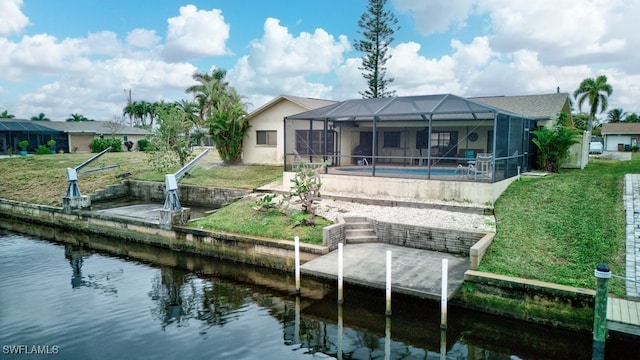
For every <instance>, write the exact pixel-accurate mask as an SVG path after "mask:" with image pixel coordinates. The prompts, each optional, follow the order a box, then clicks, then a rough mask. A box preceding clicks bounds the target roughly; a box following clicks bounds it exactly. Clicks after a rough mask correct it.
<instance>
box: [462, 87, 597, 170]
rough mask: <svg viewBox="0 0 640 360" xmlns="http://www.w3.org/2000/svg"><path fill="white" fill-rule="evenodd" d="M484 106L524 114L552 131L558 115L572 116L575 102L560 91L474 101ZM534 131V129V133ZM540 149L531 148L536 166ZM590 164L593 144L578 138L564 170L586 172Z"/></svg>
mask: <svg viewBox="0 0 640 360" xmlns="http://www.w3.org/2000/svg"><path fill="white" fill-rule="evenodd" d="M470 100H474V101H477V102H480V103H483V104H487V105H490V106H494V107H496V108H499V109H503V110H507V111H511V112H513V113H516V114H522V115H524V116H526V117H528V118H530V119H533V120H535V121H536V125H535V126H536V127H538V126H544V127H547V128H550V127H551V126H553V125H554V124H555V123H556V120H557V119H558V114H559V113H561V112H564V113H566V114H568V115H571V102H570V100H569V94H568V93H561V92H560V91H558V92H556V93H553V94H541V95H521V96H490V97H476V98H470ZM532 130H533V129H532ZM536 154H537V148H536V147H535V146H534V145H533V144H531V146H530V149H529V157H530V159H529V161H530V163H532V164H533V163H534V161H535V157H536ZM588 162H589V140H588V138H587V136H586V133H583V135H582V136H580V137H579V138H578V143H576V144H575V145H573V146H572V147H571V148H570V149H569V158H568V159H566V160H565V161H564V163H563V164H562V167H563V168H579V169H582V168H584V167H585V166H586V165H587V163H588Z"/></svg>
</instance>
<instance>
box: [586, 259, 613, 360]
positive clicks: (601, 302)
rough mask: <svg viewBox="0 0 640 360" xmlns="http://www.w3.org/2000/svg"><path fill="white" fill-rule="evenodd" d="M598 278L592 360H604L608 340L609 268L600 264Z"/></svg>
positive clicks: (596, 274)
mask: <svg viewBox="0 0 640 360" xmlns="http://www.w3.org/2000/svg"><path fill="white" fill-rule="evenodd" d="M594 275H595V277H596V279H597V280H596V281H597V286H596V303H595V307H594V312H593V353H592V356H591V359H593V360H604V344H605V341H606V338H607V298H608V290H607V282H608V281H609V279H610V278H611V271H610V270H609V266H608V265H607V264H605V263H600V264H598V266H597V267H596V269H595V270H594Z"/></svg>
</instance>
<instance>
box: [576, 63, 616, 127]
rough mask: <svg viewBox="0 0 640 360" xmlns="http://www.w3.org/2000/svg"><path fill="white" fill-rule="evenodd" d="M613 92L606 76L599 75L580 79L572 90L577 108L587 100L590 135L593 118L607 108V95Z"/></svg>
mask: <svg viewBox="0 0 640 360" xmlns="http://www.w3.org/2000/svg"><path fill="white" fill-rule="evenodd" d="M611 93H613V88H612V87H611V85H610V84H607V77H606V76H605V75H600V76H598V77H597V78H596V79H592V78H586V79H584V80H582V82H581V83H580V86H578V88H577V89H576V91H574V92H573V97H574V98H576V100H578V108H579V109H580V108H582V104H583V103H584V102H585V100H587V101H588V102H589V121H587V131H588V132H589V136H591V131H592V130H593V120H594V119H595V117H596V113H598V108H599V109H600V112H601V113H602V112H604V111H605V110H606V109H607V106H608V105H609V104H608V100H609V96H611Z"/></svg>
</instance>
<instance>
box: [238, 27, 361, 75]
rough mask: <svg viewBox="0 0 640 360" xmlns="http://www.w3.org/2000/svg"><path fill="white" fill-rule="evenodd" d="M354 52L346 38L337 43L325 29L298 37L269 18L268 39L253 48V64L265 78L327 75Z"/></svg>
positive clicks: (265, 30)
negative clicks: (315, 74)
mask: <svg viewBox="0 0 640 360" xmlns="http://www.w3.org/2000/svg"><path fill="white" fill-rule="evenodd" d="M349 49H350V45H349V42H348V41H347V39H346V37H345V36H340V37H339V38H338V41H336V40H335V39H334V38H333V36H332V35H329V34H328V33H327V32H326V31H325V30H323V29H316V30H315V31H314V33H313V34H310V33H307V32H302V33H300V35H299V36H298V37H294V36H293V35H292V34H291V33H289V29H288V28H286V27H283V26H280V21H279V20H278V19H273V18H268V19H267V20H266V21H265V23H264V35H263V37H262V38H261V39H260V40H253V41H252V42H251V43H250V44H249V55H248V62H249V64H250V65H251V66H252V67H253V68H254V69H255V70H256V71H257V72H258V73H260V74H261V75H289V76H291V75H293V76H296V75H303V74H309V73H327V72H329V71H331V70H332V69H334V68H335V67H336V66H338V65H339V64H340V63H341V62H342V60H343V58H342V55H343V53H344V52H345V51H347V50H349Z"/></svg>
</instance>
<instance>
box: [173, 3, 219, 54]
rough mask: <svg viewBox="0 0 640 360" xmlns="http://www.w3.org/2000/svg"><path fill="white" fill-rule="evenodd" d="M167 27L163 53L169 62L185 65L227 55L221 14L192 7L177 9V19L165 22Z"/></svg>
mask: <svg viewBox="0 0 640 360" xmlns="http://www.w3.org/2000/svg"><path fill="white" fill-rule="evenodd" d="M167 22H168V23H169V27H168V30H167V38H166V42H165V47H164V50H163V52H162V54H163V56H164V58H165V59H167V60H169V61H186V60H190V59H196V58H200V57H204V56H220V55H227V54H229V51H228V50H227V47H226V41H227V39H229V24H227V23H225V22H224V17H223V16H222V11H220V10H219V9H213V10H210V11H205V10H198V9H197V8H196V7H195V6H194V5H187V6H182V7H180V15H179V16H177V17H172V18H169V19H168V20H167Z"/></svg>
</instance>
